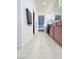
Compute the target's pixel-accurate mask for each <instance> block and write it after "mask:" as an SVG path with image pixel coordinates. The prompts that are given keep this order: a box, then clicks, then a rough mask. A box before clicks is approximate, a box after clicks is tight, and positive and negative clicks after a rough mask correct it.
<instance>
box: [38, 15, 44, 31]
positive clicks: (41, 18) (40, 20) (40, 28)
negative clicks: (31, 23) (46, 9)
mask: <svg viewBox="0 0 79 59" xmlns="http://www.w3.org/2000/svg"><path fill="white" fill-rule="evenodd" d="M44 22H45V18H44V15H41V16H38V31H44Z"/></svg>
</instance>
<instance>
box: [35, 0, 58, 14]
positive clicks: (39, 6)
mask: <svg viewBox="0 0 79 59" xmlns="http://www.w3.org/2000/svg"><path fill="white" fill-rule="evenodd" d="M57 2H58V0H34V4H35V9H36V11H37V12H38V13H44V14H45V13H49V12H50V11H51V10H53V9H54V8H56V7H55V5H56V3H57ZM44 3H46V5H45V6H44Z"/></svg>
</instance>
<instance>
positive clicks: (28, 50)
mask: <svg viewBox="0 0 79 59" xmlns="http://www.w3.org/2000/svg"><path fill="white" fill-rule="evenodd" d="M18 59H62V48H61V46H59V45H58V44H57V43H56V42H55V41H54V40H53V39H52V38H50V37H49V36H48V35H47V34H46V33H45V32H39V33H37V34H35V35H34V37H33V39H31V40H30V42H29V43H28V44H25V45H24V46H23V47H22V48H21V49H20V50H18Z"/></svg>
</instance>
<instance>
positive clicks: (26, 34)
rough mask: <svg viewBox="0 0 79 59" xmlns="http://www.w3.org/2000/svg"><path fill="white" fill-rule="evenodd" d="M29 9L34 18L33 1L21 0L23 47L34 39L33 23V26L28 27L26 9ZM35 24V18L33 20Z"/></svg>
mask: <svg viewBox="0 0 79 59" xmlns="http://www.w3.org/2000/svg"><path fill="white" fill-rule="evenodd" d="M26 8H28V9H29V10H30V12H31V14H32V17H33V0H21V40H22V46H23V45H24V44H27V43H28V42H29V40H30V39H32V38H33V23H32V25H30V26H29V25H27V19H26V11H25V9H26ZM32 22H33V18H32Z"/></svg>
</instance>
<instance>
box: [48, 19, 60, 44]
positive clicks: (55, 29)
mask: <svg viewBox="0 0 79 59" xmlns="http://www.w3.org/2000/svg"><path fill="white" fill-rule="evenodd" d="M49 33H50V34H49V35H50V36H51V37H52V38H53V39H54V40H55V41H56V42H58V43H59V44H60V45H62V20H60V21H57V22H54V23H53V24H51V25H50V31H49Z"/></svg>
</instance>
